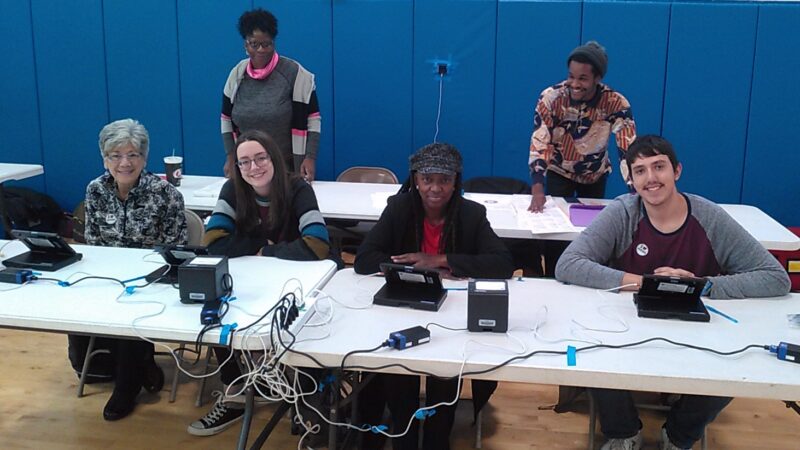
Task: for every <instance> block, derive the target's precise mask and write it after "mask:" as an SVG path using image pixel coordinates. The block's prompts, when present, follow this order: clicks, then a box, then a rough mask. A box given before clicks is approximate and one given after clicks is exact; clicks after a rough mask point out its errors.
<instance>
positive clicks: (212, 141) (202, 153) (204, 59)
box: [178, 0, 252, 175]
mask: <svg viewBox="0 0 800 450" xmlns="http://www.w3.org/2000/svg"><path fill="white" fill-rule="evenodd" d="M251 7H252V2H251V1H250V0H236V1H233V0H231V1H225V2H222V1H218V0H178V53H179V58H180V68H179V70H180V75H181V78H180V87H181V92H180V95H181V107H182V108H181V111H182V117H183V151H184V173H189V174H194V175H221V174H222V165H223V164H224V162H225V150H224V148H223V146H222V137H221V135H220V126H219V115H220V111H221V107H222V88H223V87H224V86H225V80H226V79H227V78H228V73H230V71H231V69H232V68H233V66H235V65H236V63H238V62H239V61H241V60H242V59H244V58H246V57H247V56H246V54H245V50H244V43H243V41H242V38H241V36H239V32H238V31H237V29H236V24H237V21H238V20H239V16H240V15H241V14H242V12H243V11H246V10H248V9H250V8H251Z"/></svg>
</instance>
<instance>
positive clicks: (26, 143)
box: [0, 0, 44, 191]
mask: <svg viewBox="0 0 800 450" xmlns="http://www.w3.org/2000/svg"><path fill="white" fill-rule="evenodd" d="M0 11H2V12H3V13H2V14H0V55H3V59H4V61H3V64H0V80H2V81H0V83H2V90H1V92H2V96H3V99H2V101H0V136H1V138H0V139H2V141H0V142H2V144H1V145H0V154H2V155H3V156H2V158H0V162H4V163H22V164H41V163H42V148H41V133H40V130H39V105H38V101H37V99H36V95H37V94H36V66H35V64H34V59H33V33H32V31H31V11H30V3H29V2H27V1H25V2H22V1H18V0H1V1H0ZM20 74H23V76H20ZM14 184H17V185H22V186H26V187H29V188H32V189H36V190H38V191H44V177H42V176H38V177H33V178H28V179H26V180H24V181H21V182H15V183H14Z"/></svg>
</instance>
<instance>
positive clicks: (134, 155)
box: [106, 152, 142, 163]
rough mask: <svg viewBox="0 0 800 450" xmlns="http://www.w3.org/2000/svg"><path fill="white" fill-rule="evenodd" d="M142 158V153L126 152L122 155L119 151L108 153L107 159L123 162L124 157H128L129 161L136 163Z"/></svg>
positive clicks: (113, 161)
mask: <svg viewBox="0 0 800 450" xmlns="http://www.w3.org/2000/svg"><path fill="white" fill-rule="evenodd" d="M141 158H142V154H141V153H137V152H131V153H126V154H124V155H120V154H119V153H112V154H110V155H106V159H107V160H109V161H111V162H112V163H118V162H121V161H122V160H123V159H127V160H128V161H130V162H132V163H135V162H139V160H140V159H141Z"/></svg>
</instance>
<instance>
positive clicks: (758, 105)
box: [742, 4, 800, 226]
mask: <svg viewBox="0 0 800 450" xmlns="http://www.w3.org/2000/svg"><path fill="white" fill-rule="evenodd" d="M798 30H800V8H797V6H796V5H791V6H790V5H776V4H770V5H762V6H761V11H760V14H759V18H758V40H757V41H756V42H757V45H756V59H755V70H754V71H753V90H752V95H751V101H750V121H749V126H748V129H747V131H748V132H747V154H746V156H745V170H744V183H743V185H742V187H743V189H742V203H746V204H751V205H758V207H759V208H761V209H762V210H764V211H765V212H766V213H768V214H769V215H771V216H772V217H774V218H775V219H776V220H778V221H779V222H781V223H783V224H786V225H790V226H798V225H800V175H799V174H798V167H800V151H798V142H797V135H798V131H800V127H799V126H798V118H800V84H798V79H800V78H798V74H800V57H798V51H797V49H798V48H800V35H798Z"/></svg>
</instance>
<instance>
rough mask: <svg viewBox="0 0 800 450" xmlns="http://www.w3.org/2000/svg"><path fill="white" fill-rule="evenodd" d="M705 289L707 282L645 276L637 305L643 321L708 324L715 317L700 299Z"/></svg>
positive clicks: (635, 297)
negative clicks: (644, 319)
mask: <svg viewBox="0 0 800 450" xmlns="http://www.w3.org/2000/svg"><path fill="white" fill-rule="evenodd" d="M705 285H706V279H704V278H692V277H669V276H662V275H644V277H643V278H642V286H641V288H640V289H639V292H638V293H636V294H633V301H634V302H635V303H636V310H637V311H638V314H639V317H650V318H655V319H680V320H688V321H692V322H708V321H710V320H711V316H710V315H709V314H708V310H707V309H706V305H705V304H703V300H701V299H700V294H701V293H702V292H703V288H704V287H705Z"/></svg>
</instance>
